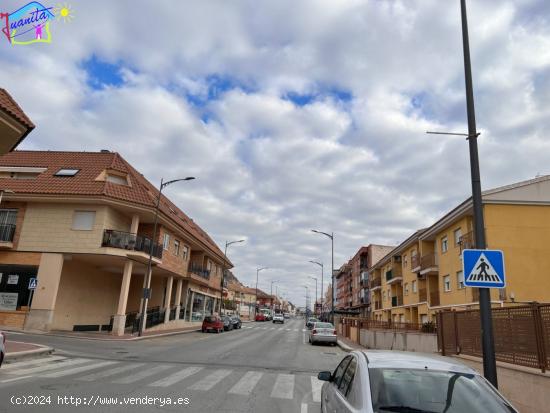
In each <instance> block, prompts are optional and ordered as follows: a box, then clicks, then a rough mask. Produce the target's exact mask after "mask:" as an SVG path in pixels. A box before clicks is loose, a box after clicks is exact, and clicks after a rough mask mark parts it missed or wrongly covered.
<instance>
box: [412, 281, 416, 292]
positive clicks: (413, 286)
mask: <svg viewBox="0 0 550 413" xmlns="http://www.w3.org/2000/svg"><path fill="white" fill-rule="evenodd" d="M412 291H413V294H416V280H414V281H413V282H412Z"/></svg>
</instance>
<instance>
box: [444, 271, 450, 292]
mask: <svg viewBox="0 0 550 413" xmlns="http://www.w3.org/2000/svg"><path fill="white" fill-rule="evenodd" d="M443 290H444V291H447V292H448V291H451V276H450V275H446V276H445V277H443Z"/></svg>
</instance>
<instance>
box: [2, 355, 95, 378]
mask: <svg viewBox="0 0 550 413" xmlns="http://www.w3.org/2000/svg"><path fill="white" fill-rule="evenodd" d="M89 361H90V360H89V359H80V358H77V359H65V360H61V361H59V362H57V363H47V364H42V365H40V366H37V367H32V368H28V369H23V370H17V371H7V372H6V373H8V374H17V375H18V376H24V375H26V374H33V373H40V372H42V371H46V370H56V369H62V368H65V367H67V366H74V365H77V364H84V363H87V362H89Z"/></svg>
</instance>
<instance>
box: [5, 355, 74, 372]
mask: <svg viewBox="0 0 550 413" xmlns="http://www.w3.org/2000/svg"><path fill="white" fill-rule="evenodd" d="M65 358H66V357H63V356H51V357H45V358H38V359H32V360H25V361H18V362H16V363H6V364H4V365H3V366H2V371H6V370H13V369H18V368H20V367H23V366H30V365H32V364H41V363H47V362H49V361H55V360H63V359H65Z"/></svg>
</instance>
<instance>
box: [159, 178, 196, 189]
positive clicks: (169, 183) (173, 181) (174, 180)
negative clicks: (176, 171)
mask: <svg viewBox="0 0 550 413" xmlns="http://www.w3.org/2000/svg"><path fill="white" fill-rule="evenodd" d="M193 179H196V178H195V177H194V176H188V177H187V178H181V179H172V180H171V181H168V182H163V183H162V186H161V187H162V188H164V187H166V186H168V185H171V184H173V183H175V182H180V181H192V180H193Z"/></svg>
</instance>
